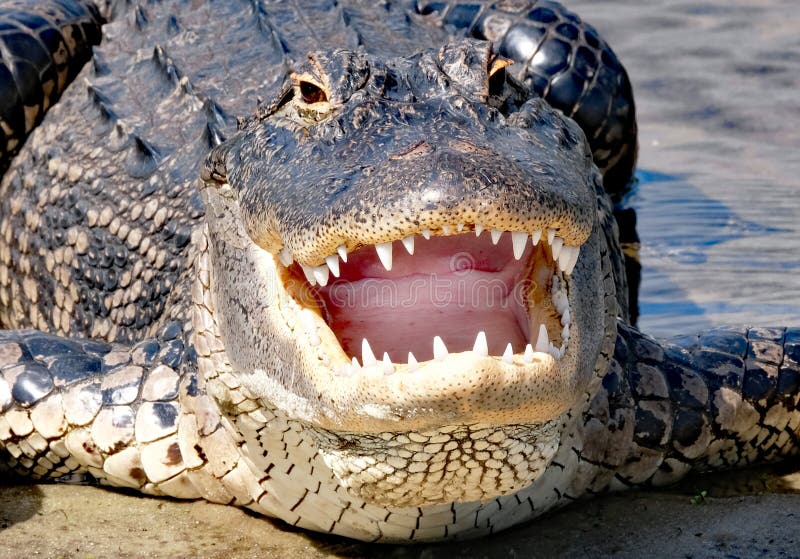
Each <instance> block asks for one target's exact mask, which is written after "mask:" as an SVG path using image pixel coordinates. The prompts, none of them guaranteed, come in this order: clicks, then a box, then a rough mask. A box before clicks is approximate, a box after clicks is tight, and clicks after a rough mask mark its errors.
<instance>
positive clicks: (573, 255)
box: [561, 247, 581, 276]
mask: <svg viewBox="0 0 800 559" xmlns="http://www.w3.org/2000/svg"><path fill="white" fill-rule="evenodd" d="M564 248H571V249H572V250H571V251H570V255H569V261H568V262H567V263H566V264H565V265H564V270H563V272H564V273H565V274H567V275H568V276H570V275H572V271H573V270H574V269H575V264H577V262H578V256H580V254H581V247H564ZM561 258H562V259H563V258H564V249H563V248H562V249H561Z"/></svg>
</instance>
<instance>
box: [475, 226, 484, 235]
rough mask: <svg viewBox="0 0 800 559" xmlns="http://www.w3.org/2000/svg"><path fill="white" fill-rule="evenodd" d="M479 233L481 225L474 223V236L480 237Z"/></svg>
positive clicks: (481, 228)
mask: <svg viewBox="0 0 800 559" xmlns="http://www.w3.org/2000/svg"><path fill="white" fill-rule="evenodd" d="M481 233H483V225H481V224H480V223H476V224H475V236H476V237H480V236H481Z"/></svg>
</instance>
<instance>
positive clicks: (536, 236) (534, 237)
mask: <svg viewBox="0 0 800 559" xmlns="http://www.w3.org/2000/svg"><path fill="white" fill-rule="evenodd" d="M541 239H542V230H541V229H539V230H538V231H534V232H533V233H531V243H532V244H533V246H536V245H538V244H539V241H540V240H541Z"/></svg>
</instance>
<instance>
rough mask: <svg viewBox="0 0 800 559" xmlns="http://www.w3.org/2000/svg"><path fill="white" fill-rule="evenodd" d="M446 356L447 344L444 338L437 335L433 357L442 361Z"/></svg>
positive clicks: (434, 339) (434, 340)
mask: <svg viewBox="0 0 800 559" xmlns="http://www.w3.org/2000/svg"><path fill="white" fill-rule="evenodd" d="M445 357H447V346H445V345H444V341H443V340H442V338H440V337H439V336H435V337H434V338H433V358H434V359H435V360H436V361H441V360H442V359H444V358H445Z"/></svg>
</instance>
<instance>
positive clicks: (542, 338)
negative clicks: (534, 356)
mask: <svg viewBox="0 0 800 559" xmlns="http://www.w3.org/2000/svg"><path fill="white" fill-rule="evenodd" d="M548 349H550V336H548V335H547V327H545V325H544V324H541V325H539V337H538V338H536V351H538V352H541V353H547V350H548Z"/></svg>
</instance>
